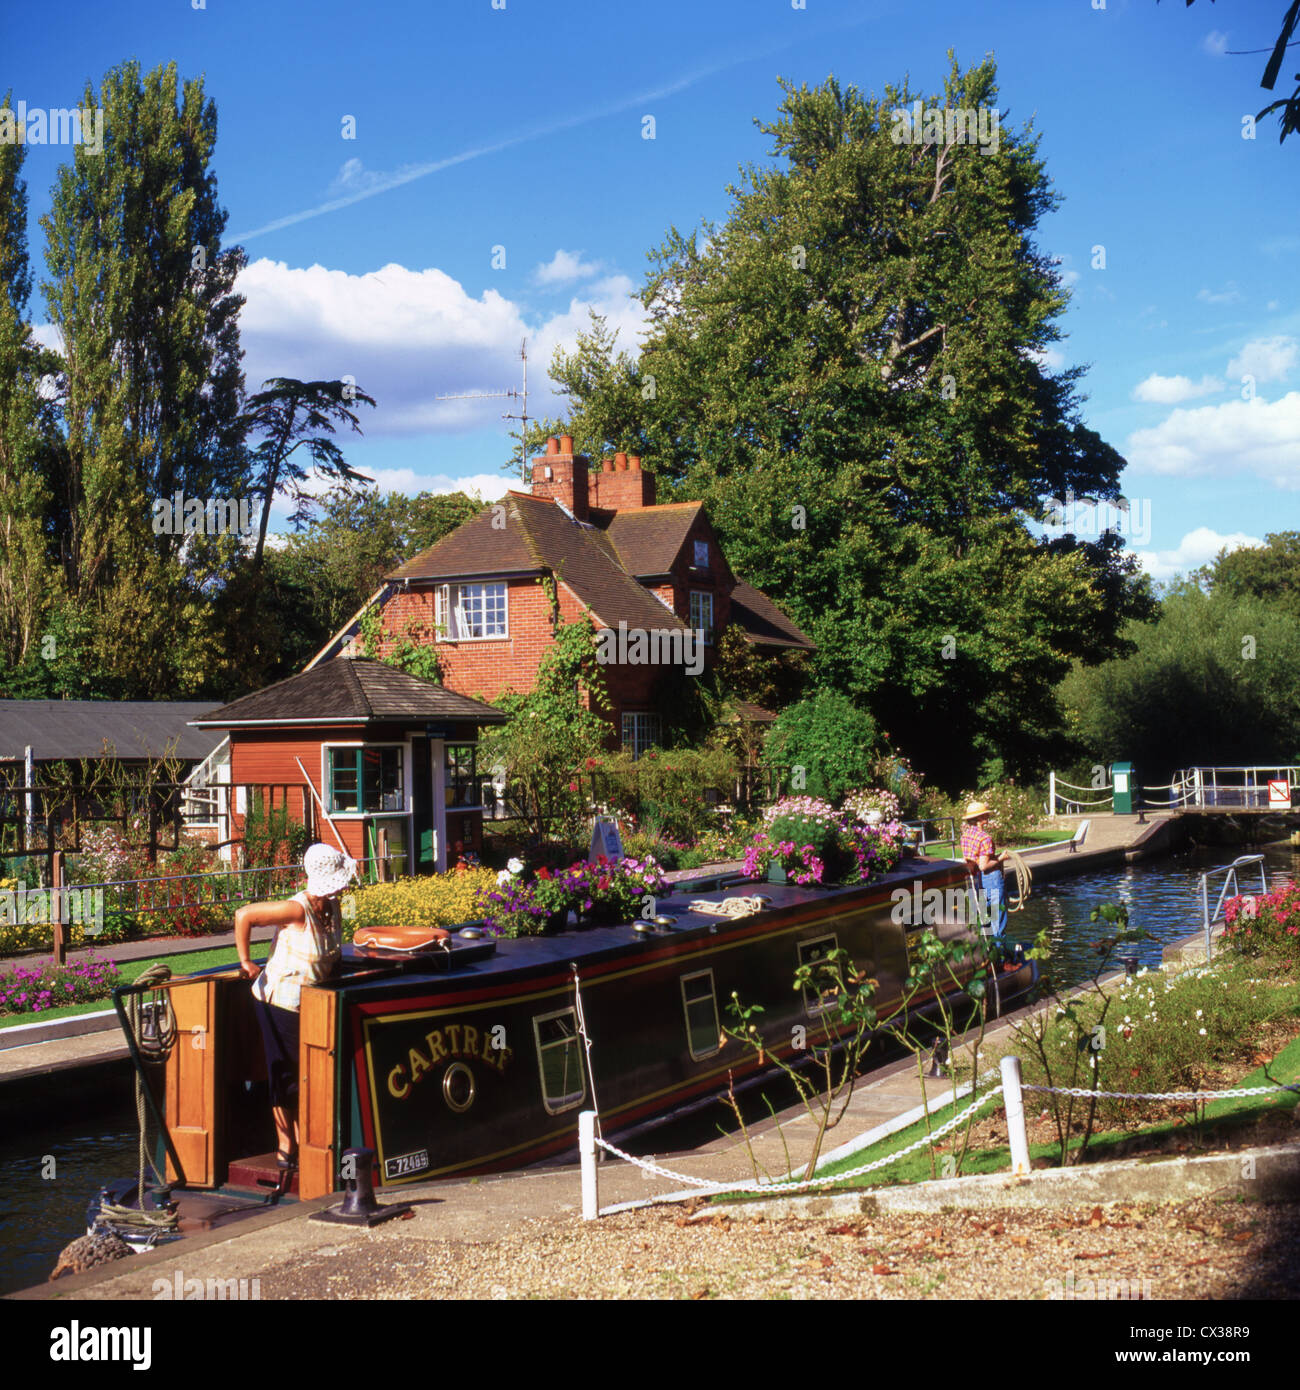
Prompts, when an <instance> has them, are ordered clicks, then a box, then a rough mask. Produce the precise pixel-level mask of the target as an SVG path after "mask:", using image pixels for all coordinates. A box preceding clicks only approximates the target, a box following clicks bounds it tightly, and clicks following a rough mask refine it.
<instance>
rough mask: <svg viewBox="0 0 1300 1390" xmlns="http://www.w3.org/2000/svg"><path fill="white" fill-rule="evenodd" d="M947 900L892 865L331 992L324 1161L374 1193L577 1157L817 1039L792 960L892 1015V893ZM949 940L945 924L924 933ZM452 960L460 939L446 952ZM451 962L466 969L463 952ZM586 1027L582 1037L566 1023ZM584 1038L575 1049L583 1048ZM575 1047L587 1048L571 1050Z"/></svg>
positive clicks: (896, 962)
mask: <svg viewBox="0 0 1300 1390" xmlns="http://www.w3.org/2000/svg"><path fill="white" fill-rule="evenodd" d="M914 881H918V882H919V883H920V884H921V885H922V887H923V889H928V888H933V887H937V888H940V889H944V888H960V887H963V886H964V885H965V883H966V877H965V870H964V867H963V866H962V865H961V864H959V863H955V862H952V861H942V860H911V861H904V863H903V864H902V865H900V866H899V868H898V869H897V870H895V871H894V872H892V873H890V874H889V875H887V876H885V877H884V878H882V879H880V880H878V881H876V882H874V883H872V884H869V885H865V886H859V887H854V888H840V889H834V888H833V889H818V888H798V887H793V886H789V885H771V884H763V885H761V886H759V885H754V884H752V883H749V882H741V883H737V884H734V885H732V886H730V887H728V888H726V889H723V890H720V891H714V892H710V893H698V892H689V891H688V892H687V893H684V894H680V893H679V894H677V895H676V896H674V897H672V898H669V899H661V900H660V903H659V905H658V910H659V911H660V912H661V913H663V914H666V915H668V916H670V917H673V918H675V919H676V920H675V923H674V925H672V926H670V927H667V928H665V929H664V930H663V931H662V932H660V933H656V934H654V935H638V934H637V933H636V932H635V931H634V930H633V928H632V927H631V925H627V924H625V925H620V926H613V927H594V928H591V929H587V930H576V931H570V932H565V933H561V934H559V935H557V936H552V937H535V938H526V939H522V940H512V941H503V942H501V943H499V946H498V949H497V950H496V952H495V953H494V954H492V955H491V956H489V957H487V958H486V959H478V960H475V961H467V962H466V963H465V964H464V965H459V964H458V963H457V962H456V953H455V952H454V951H453V956H452V962H451V964H452V968H450V969H446V970H439V971H437V972H430V973H428V974H424V973H422V972H421V966H420V965H419V964H418V963H417V962H411V963H410V964H409V965H408V967H407V968H406V969H404V970H402V972H401V973H400V975H395V976H388V977H385V976H380V977H377V978H376V977H372V978H370V979H362V980H357V981H356V983H349V981H348V979H347V978H346V977H345V978H344V979H342V980H340V981H338V982H337V984H336V985H335V986H333V988H335V990H336V992H337V996H338V997H337V1007H336V1010H335V1015H334V1021H335V1027H336V1029H337V1034H336V1048H335V1054H336V1057H337V1059H338V1066H337V1083H338V1087H337V1094H336V1106H335V1110H334V1114H335V1121H336V1133H335V1137H334V1143H333V1145H332V1146H331V1147H332V1149H333V1155H334V1157H335V1161H337V1157H338V1156H339V1155H341V1154H342V1152H343V1151H344V1150H345V1149H347V1148H350V1147H366V1148H369V1149H373V1150H374V1151H375V1153H376V1155H377V1162H376V1172H375V1178H376V1182H377V1183H379V1184H381V1185H386V1186H400V1185H401V1184H403V1183H409V1182H417V1181H424V1180H428V1179H431V1178H446V1177H452V1176H460V1175H465V1174H472V1173H483V1172H491V1171H499V1170H502V1169H508V1168H514V1167H519V1166H522V1165H525V1164H529V1163H533V1162H536V1161H538V1160H540V1159H544V1158H546V1157H548V1156H552V1155H555V1154H557V1153H561V1152H564V1151H567V1150H571V1149H573V1148H574V1147H576V1144H577V1129H578V1115H579V1113H580V1112H581V1111H582V1110H584V1109H595V1110H597V1111H598V1113H599V1116H600V1123H601V1127H602V1132H603V1133H604V1134H605V1135H606V1137H609V1138H615V1137H616V1136H617V1135H618V1134H619V1133H621V1132H623V1131H626V1130H628V1129H630V1128H632V1127H633V1126H636V1125H638V1124H640V1123H642V1122H645V1121H647V1120H650V1119H652V1118H654V1117H658V1116H664V1115H667V1114H669V1113H671V1112H673V1111H675V1110H677V1109H679V1108H681V1107H682V1106H684V1105H686V1104H688V1103H690V1102H691V1101H692V1100H695V1099H697V1098H701V1097H705V1096H708V1095H710V1094H716V1093H719V1092H722V1091H724V1090H725V1089H726V1087H727V1085H728V1082H729V1080H734V1081H740V1080H741V1079H743V1078H746V1077H749V1076H752V1075H753V1074H755V1073H757V1072H759V1071H763V1070H770V1069H771V1068H772V1062H771V1060H770V1059H771V1057H772V1056H779V1057H793V1056H795V1055H796V1054H798V1053H799V1052H800V1051H802V1050H804V1049H806V1048H808V1047H812V1046H817V1045H820V1044H821V1043H822V1042H823V1041H825V1039H826V1037H827V1025H826V1020H825V1018H824V1017H823V1014H822V1008H821V1002H820V1001H819V1000H817V999H814V998H810V997H806V996H805V995H804V994H803V993H801V992H799V991H797V990H795V988H794V984H793V981H794V975H795V971H796V969H797V967H798V965H799V964H800V962H801V961H802V960H806V959H809V958H811V957H813V956H815V955H818V954H822V953H824V951H826V950H827V949H830V948H832V947H836V946H838V947H841V948H843V949H845V950H847V951H848V953H849V955H850V956H851V958H852V959H853V962H854V964H855V966H856V967H857V969H858V970H860V971H862V972H864V973H865V974H866V975H868V976H870V977H872V978H874V979H876V980H877V981H878V991H877V995H876V1000H875V1002H876V1005H877V1008H878V1009H879V1010H880V1012H881V1013H882V1014H888V1013H889V1012H890V1011H891V1010H892V1009H894V1008H896V1007H898V1001H899V1000H900V997H901V993H902V989H903V985H904V981H905V980H906V977H907V970H908V956H907V943H908V937H909V935H910V934H912V933H914V932H919V931H922V930H924V929H925V926H924V925H923V924H922V923H916V924H915V925H909V924H908V922H907V921H905V920H896V919H898V918H902V917H908V916H911V915H912V914H911V913H910V912H905V911H902V910H900V906H899V904H900V893H899V890H900V889H902V890H906V893H907V897H908V900H909V905H910V902H911V901H914V897H913V891H912V885H913V883H914ZM756 891H761V892H762V893H763V894H764V896H766V897H768V898H769V899H770V904H769V906H768V907H767V908H766V909H765V910H764V911H762V912H761V913H758V914H756V915H754V916H752V917H745V918H740V919H728V918H725V917H717V916H711V915H704V914H699V913H693V912H691V911H690V910H689V909H688V903H689V902H690V901H692V900H697V899H700V898H704V899H708V900H711V901H721V900H722V899H725V898H728V897H733V896H739V895H745V894H750V893H754V892H756ZM938 930H940V932H941V934H942V935H944V936H945V937H951V936H957V935H962V934H964V933H965V931H966V928H964V927H961V926H959V925H955V924H947V925H942V926H940V927H939V928H938ZM455 944H456V945H459V944H460V943H459V942H457V943H455ZM466 954H468V953H466ZM1035 980H1036V969H1035V967H1034V966H1033V964H1032V963H1025V962H1020V963H1018V964H1014V963H1013V964H1009V965H1007V966H1005V967H1004V968H1002V969H1001V970H1000V971H999V974H998V990H997V995H998V998H999V1001H1000V1003H1001V1006H1002V1007H1003V1008H1004V1009H1005V1008H1007V1007H1010V1006H1011V1005H1013V1004H1014V1003H1016V1002H1019V1001H1022V1000H1023V999H1024V998H1026V997H1027V996H1028V994H1029V992H1030V991H1031V990H1032V988H1033V985H1034V983H1035ZM733 993H734V995H735V996H736V997H738V998H739V1000H740V1001H741V1002H742V1003H743V1004H745V1005H751V1004H758V1005H761V1006H762V1009H763V1012H762V1013H761V1014H760V1015H757V1016H756V1021H757V1022H758V1023H759V1026H760V1029H761V1032H762V1035H763V1040H764V1050H765V1053H766V1054H767V1056H765V1057H763V1058H762V1059H760V1057H759V1055H758V1054H757V1053H756V1052H755V1050H754V1049H753V1048H750V1047H746V1046H743V1045H741V1044H740V1043H738V1042H736V1041H735V1040H734V1039H726V1038H724V1037H723V1036H722V1025H723V1024H724V1023H728V1022H730V1021H731V1020H730V1019H729V1017H728V1015H727V1012H726V1010H727V1005H728V1004H729V1003H730V1001H731V999H732V996H733ZM584 1022H585V1029H584V1027H583V1026H582V1024H583V1023H584ZM584 1034H585V1037H584ZM588 1042H589V1044H590V1050H589V1052H588V1047H587V1043H588Z"/></svg>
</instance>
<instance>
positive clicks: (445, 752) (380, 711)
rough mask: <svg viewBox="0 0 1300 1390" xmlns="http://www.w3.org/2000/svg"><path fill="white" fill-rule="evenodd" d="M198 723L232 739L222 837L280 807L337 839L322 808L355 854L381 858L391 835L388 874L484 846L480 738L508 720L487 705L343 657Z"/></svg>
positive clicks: (430, 868) (431, 867) (435, 865)
mask: <svg viewBox="0 0 1300 1390" xmlns="http://www.w3.org/2000/svg"><path fill="white" fill-rule="evenodd" d="M192 722H193V724H194V725H195V727H196V728H200V729H216V730H225V731H226V733H227V735H228V737H229V741H230V742H229V788H230V795H231V804H230V806H229V809H228V812H227V815H228V817H229V824H230V829H229V833H228V837H227V838H231V839H236V838H239V837H240V836H241V835H242V834H243V831H244V828H245V826H246V825H247V824H248V822H249V820H250V818H251V817H253V816H258V817H263V818H264V817H265V816H266V815H267V814H268V813H275V814H279V815H281V816H283V817H287V818H288V819H290V820H293V821H296V822H297V823H300V824H305V825H306V826H307V827H308V828H309V830H310V831H311V833H312V834H313V835H314V836H315V838H317V839H321V840H325V841H327V842H329V843H333V842H334V836H333V834H332V833H331V831H330V829H329V827H328V826H327V825H326V824H325V822H324V819H323V818H322V817H321V815H320V807H321V806H322V805H323V806H324V808H325V810H326V812H327V813H328V816H329V819H330V821H332V822H333V824H334V826H335V827H336V828H337V831H338V836H339V838H340V839H341V840H342V842H343V843H342V847H343V848H344V849H346V851H347V853H348V854H350V855H351V856H352V857H353V858H354V859H358V860H363V859H364V860H375V859H376V858H377V857H378V850H379V845H380V843H381V836H380V832H381V831H382V832H384V836H385V838H386V840H387V844H388V854H387V866H388V869H389V871H390V872H391V873H393V874H410V873H432V872H435V871H437V872H443V871H445V870H446V869H447V868H448V867H451V866H453V865H454V864H455V861H456V858H457V847H458V846H459V847H461V848H462V849H464V850H471V849H472V850H473V851H475V852H477V851H479V850H480V849H481V848H482V842H483V792H482V781H481V779H480V777H479V770H478V759H477V744H478V733H479V730H480V729H481V728H483V727H484V726H486V725H491V724H501V723H504V722H505V715H504V714H502V713H501V711H499V710H496V709H493V708H492V706H491V705H486V704H483V703H482V702H481V701H479V700H474V699H470V698H469V697H468V696H466V695H458V694H456V693H454V692H453V691H450V690H447V689H445V688H444V687H443V686H440V685H436V684H434V683H433V682H431V681H426V680H420V679H419V678H418V677H416V676H411V675H408V674H407V673H406V672H405V671H402V670H400V669H399V668H397V667H396V666H392V665H389V664H388V663H386V662H383V661H374V660H370V659H368V658H362V657H356V658H348V657H337V658H335V659H334V660H332V661H325V662H322V663H320V664H319V665H317V666H313V667H312V668H311V669H310V670H307V671H304V672H302V673H301V674H300V675H297V676H292V677H290V678H289V679H288V680H284V681H280V682H278V683H277V684H275V685H272V686H268V687H267V688H266V689H265V690H259V691H256V692H255V693H254V694H252V695H245V696H244V697H243V698H241V699H239V700H235V701H234V702H233V703H232V704H229V705H225V706H224V707H222V708H220V709H216V710H213V711H212V712H211V713H209V714H205V715H203V716H201V717H200V718H198V719H195V720H193V721H192ZM304 772H305V773H306V777H307V779H308V780H309V781H310V783H311V790H308V788H307V786H306V785H305V783H304ZM313 792H314V793H315V795H314V796H313ZM317 798H319V800H318V799H317Z"/></svg>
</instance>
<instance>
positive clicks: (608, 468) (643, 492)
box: [591, 454, 655, 512]
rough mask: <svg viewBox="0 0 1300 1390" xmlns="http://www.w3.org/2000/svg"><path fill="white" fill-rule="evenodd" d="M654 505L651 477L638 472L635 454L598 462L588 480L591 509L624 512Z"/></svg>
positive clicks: (637, 457) (637, 460)
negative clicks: (589, 483) (598, 464)
mask: <svg viewBox="0 0 1300 1390" xmlns="http://www.w3.org/2000/svg"><path fill="white" fill-rule="evenodd" d="M654 504H655V475H654V474H653V473H647V472H644V471H642V468H641V459H640V456H639V455H637V454H633V455H631V457H629V456H628V455H627V454H615V455H614V457H613V458H612V459H602V460H601V463H600V472H599V473H593V474H592V477H591V505H592V506H593V507H599V508H600V509H601V510H602V511H611V512H626V511H635V510H637V509H639V508H641V507H653V506H654Z"/></svg>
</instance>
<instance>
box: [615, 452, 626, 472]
mask: <svg viewBox="0 0 1300 1390" xmlns="http://www.w3.org/2000/svg"><path fill="white" fill-rule="evenodd" d="M614 467H615V468H617V469H618V470H619V471H620V472H623V471H625V470H626V469H627V455H626V454H615V455H614Z"/></svg>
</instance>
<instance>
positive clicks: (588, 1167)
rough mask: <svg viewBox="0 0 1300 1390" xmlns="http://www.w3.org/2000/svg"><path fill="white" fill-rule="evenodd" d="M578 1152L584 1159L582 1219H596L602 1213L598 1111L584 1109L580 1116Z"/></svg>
mask: <svg viewBox="0 0 1300 1390" xmlns="http://www.w3.org/2000/svg"><path fill="white" fill-rule="evenodd" d="M578 1154H579V1156H580V1157H581V1159H582V1219H583V1220H584V1221H594V1220H595V1219H596V1218H597V1217H598V1216H599V1215H600V1197H599V1193H598V1192H597V1189H596V1112H595V1111H594V1110H584V1111H583V1112H582V1113H581V1114H580V1115H579V1116H578Z"/></svg>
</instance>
